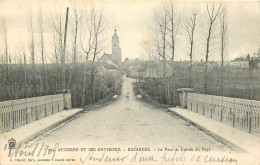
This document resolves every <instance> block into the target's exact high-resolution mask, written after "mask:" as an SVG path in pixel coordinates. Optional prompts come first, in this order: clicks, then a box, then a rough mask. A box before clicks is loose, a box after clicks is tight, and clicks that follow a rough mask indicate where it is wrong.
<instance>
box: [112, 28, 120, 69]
mask: <svg viewBox="0 0 260 165" xmlns="http://www.w3.org/2000/svg"><path fill="white" fill-rule="evenodd" d="M112 60H113V61H114V62H115V63H116V64H117V65H118V66H119V67H121V48H120V46H119V37H118V36H117V31H116V29H115V30H114V35H113V37H112Z"/></svg>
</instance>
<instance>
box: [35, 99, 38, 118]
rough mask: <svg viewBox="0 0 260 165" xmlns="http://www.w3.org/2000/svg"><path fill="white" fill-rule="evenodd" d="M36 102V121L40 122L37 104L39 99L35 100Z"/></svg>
mask: <svg viewBox="0 0 260 165" xmlns="http://www.w3.org/2000/svg"><path fill="white" fill-rule="evenodd" d="M35 100H36V101H35V104H36V106H35V107H36V108H35V111H36V113H35V115H36V120H38V119H39V117H38V104H37V102H38V100H37V98H36V99H35Z"/></svg>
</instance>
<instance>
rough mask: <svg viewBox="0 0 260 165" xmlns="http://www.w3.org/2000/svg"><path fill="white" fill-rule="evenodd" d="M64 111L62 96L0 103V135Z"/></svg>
mask: <svg viewBox="0 0 260 165" xmlns="http://www.w3.org/2000/svg"><path fill="white" fill-rule="evenodd" d="M63 109H64V94H57V95H48V96H40V97H33V98H26V99H19V100H9V101H3V102H0V133H2V132H6V131H9V130H11V129H14V128H17V127H19V126H22V125H24V124H28V123H30V122H32V121H35V120H38V119H41V118H44V117H47V116H49V115H51V114H54V113H57V112H59V111H62V110H63Z"/></svg>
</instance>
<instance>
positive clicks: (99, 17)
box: [81, 6, 109, 106]
mask: <svg viewBox="0 0 260 165" xmlns="http://www.w3.org/2000/svg"><path fill="white" fill-rule="evenodd" d="M85 21H86V32H87V34H85V35H84V37H83V39H81V48H82V50H83V52H84V53H85V54H86V60H88V59H89V58H91V59H90V60H91V61H92V64H91V73H90V76H91V82H90V85H89V91H90V95H89V100H90V103H94V102H95V89H94V87H95V73H94V71H95V64H94V62H95V61H96V59H97V56H98V55H99V54H100V53H101V51H102V50H103V49H104V43H105V40H104V37H102V36H103V35H104V33H105V32H106V31H107V30H108V27H109V22H108V19H107V17H105V15H104V13H103V10H102V9H96V8H95V6H91V8H90V9H89V10H87V12H86V13H85ZM86 35H87V43H86V42H84V41H85V39H86ZM84 67H85V68H84V78H83V79H84V80H83V90H82V92H83V93H82V94H83V96H82V106H84V105H85V91H86V86H85V85H86V84H85V80H86V66H84Z"/></svg>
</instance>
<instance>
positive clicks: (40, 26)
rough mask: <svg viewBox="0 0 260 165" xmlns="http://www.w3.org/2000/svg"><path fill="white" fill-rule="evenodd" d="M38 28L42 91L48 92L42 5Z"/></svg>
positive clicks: (39, 12)
mask: <svg viewBox="0 0 260 165" xmlns="http://www.w3.org/2000/svg"><path fill="white" fill-rule="evenodd" d="M38 28H39V33H40V49H41V59H42V73H41V93H45V92H46V88H47V85H46V86H45V84H46V83H47V82H46V81H45V66H44V63H45V60H44V59H45V56H44V27H43V15H42V9H41V7H40V9H39V11H38Z"/></svg>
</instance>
